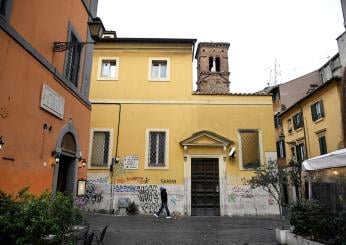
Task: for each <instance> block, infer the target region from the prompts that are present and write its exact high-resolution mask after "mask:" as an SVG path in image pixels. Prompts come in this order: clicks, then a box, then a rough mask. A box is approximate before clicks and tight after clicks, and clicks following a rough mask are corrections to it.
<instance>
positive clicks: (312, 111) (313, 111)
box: [311, 104, 316, 121]
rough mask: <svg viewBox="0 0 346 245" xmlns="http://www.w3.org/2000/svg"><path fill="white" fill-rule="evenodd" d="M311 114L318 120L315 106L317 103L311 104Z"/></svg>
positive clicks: (314, 119)
mask: <svg viewBox="0 0 346 245" xmlns="http://www.w3.org/2000/svg"><path fill="white" fill-rule="evenodd" d="M311 116H312V121H316V107H315V104H313V105H311Z"/></svg>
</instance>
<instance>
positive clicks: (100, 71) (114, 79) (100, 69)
mask: <svg viewBox="0 0 346 245" xmlns="http://www.w3.org/2000/svg"><path fill="white" fill-rule="evenodd" d="M105 60H111V61H115V62H116V66H115V76H114V77H103V76H101V74H102V62H103V61H105ZM119 61H120V59H119V57H113V56H112V57H105V56H104V57H99V60H98V67H97V80H100V81H117V80H118V79H119Z"/></svg>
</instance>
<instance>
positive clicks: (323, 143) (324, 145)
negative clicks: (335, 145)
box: [318, 135, 328, 155]
mask: <svg viewBox="0 0 346 245" xmlns="http://www.w3.org/2000/svg"><path fill="white" fill-rule="evenodd" d="M318 142H319V145H320V154H321V155H323V154H327V153H328V151H327V142H326V137H325V136H324V135H323V136H320V137H318Z"/></svg>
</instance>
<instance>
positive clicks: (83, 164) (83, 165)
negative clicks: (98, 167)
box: [78, 157, 87, 168]
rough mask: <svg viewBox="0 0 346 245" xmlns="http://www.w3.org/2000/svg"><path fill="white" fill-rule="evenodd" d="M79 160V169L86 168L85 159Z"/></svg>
mask: <svg viewBox="0 0 346 245" xmlns="http://www.w3.org/2000/svg"><path fill="white" fill-rule="evenodd" d="M78 160H79V168H81V167H85V166H86V162H87V161H86V159H85V158H82V157H80V158H79V159H78Z"/></svg>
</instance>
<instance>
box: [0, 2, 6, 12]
mask: <svg viewBox="0 0 346 245" xmlns="http://www.w3.org/2000/svg"><path fill="white" fill-rule="evenodd" d="M5 14H6V0H0V15H5Z"/></svg>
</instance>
